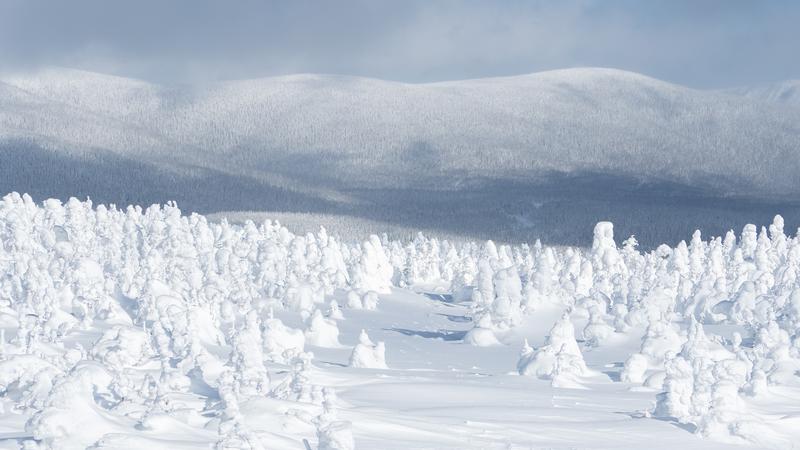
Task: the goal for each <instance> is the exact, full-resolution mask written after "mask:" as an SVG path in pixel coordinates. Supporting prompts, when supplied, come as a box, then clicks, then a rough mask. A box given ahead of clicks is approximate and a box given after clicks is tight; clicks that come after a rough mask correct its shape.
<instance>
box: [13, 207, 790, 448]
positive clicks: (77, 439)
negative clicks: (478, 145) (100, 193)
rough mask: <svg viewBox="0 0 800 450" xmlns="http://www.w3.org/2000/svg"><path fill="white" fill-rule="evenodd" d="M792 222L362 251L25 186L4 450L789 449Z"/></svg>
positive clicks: (16, 211)
mask: <svg viewBox="0 0 800 450" xmlns="http://www.w3.org/2000/svg"><path fill="white" fill-rule="evenodd" d="M785 228H786V227H785V223H784V221H783V219H782V218H781V217H776V218H775V219H774V220H773V221H772V223H771V224H770V225H769V226H765V227H757V226H755V225H747V226H745V227H743V229H742V232H741V233H740V234H739V235H738V236H737V235H735V234H734V233H729V234H727V235H726V236H724V238H723V237H713V236H709V237H707V236H706V235H704V234H701V233H699V232H697V233H694V234H692V235H691V237H690V240H689V243H688V244H687V243H686V242H680V243H678V244H677V245H675V246H669V245H662V246H659V247H657V248H656V249H655V250H652V251H641V250H640V249H639V248H637V246H636V242H635V240H634V239H627V240H625V241H624V243H623V244H621V245H618V244H617V239H618V236H615V232H616V230H615V227H614V226H613V225H612V224H611V223H608V222H603V223H599V224H598V225H597V226H596V227H595V228H594V234H593V236H594V238H593V241H594V244H593V245H592V246H587V247H552V246H546V245H542V244H541V243H535V244H533V245H514V246H512V245H507V244H499V243H495V242H493V241H486V242H480V243H478V242H451V241H447V240H440V239H435V238H428V237H426V236H424V235H416V236H415V237H413V239H411V240H408V241H396V240H392V239H389V238H388V237H386V236H382V237H381V236H371V237H369V238H367V239H359V240H354V241H346V240H341V239H338V238H336V237H335V236H333V235H331V234H329V233H328V231H327V230H325V229H320V230H319V231H318V232H316V233H306V234H294V233H293V232H291V231H290V230H289V229H287V228H285V227H284V226H282V225H280V224H278V223H276V222H272V221H264V222H263V223H260V224H255V223H252V222H248V223H245V224H241V225H237V224H231V223H228V222H226V221H221V222H210V221H208V220H207V219H206V218H205V217H204V216H201V215H197V214H192V215H184V214H183V213H182V212H181V211H180V210H178V209H177V207H176V206H175V205H174V204H169V205H165V206H159V205H154V206H151V207H149V208H147V209H142V208H139V207H129V208H125V209H119V208H117V207H114V206H104V205H95V204H93V203H91V202H81V201H78V200H75V199H72V200H69V201H67V202H65V203H62V202H60V201H57V200H48V201H45V202H42V203H36V202H34V201H33V200H32V199H31V198H30V197H29V196H27V195H19V194H9V195H7V196H5V197H3V199H2V200H0V448H19V447H20V446H23V447H24V448H58V449H60V448H67V449H69V448H87V447H89V448H91V447H94V448H104V447H105V448H143V447H152V448H181V449H183V448H185V449H191V448H209V447H214V448H225V449H234V448H236V449H239V448H250V449H267V448H269V449H273V448H275V449H298V448H303V447H304V446H306V445H307V446H308V447H309V448H312V449H342V450H350V449H356V448H359V449H360V448H364V449H370V448H380V449H393V448H397V449H400V448H403V449H407V448H452V449H466V448H481V449H483V448H531V447H533V448H620V449H625V448H630V449H634V448H644V447H646V448H665V449H666V448H676V447H680V448H732V447H740V448H790V447H791V446H792V445H793V443H794V442H797V440H798V439H800V435H799V434H798V431H797V430H798V427H797V419H796V418H797V417H798V414H800V406H798V402H797V399H798V398H800V378H798V375H797V374H798V373H800V335H799V334H798V324H800V284H798V283H800V278H798V276H797V275H798V270H800V237H799V236H797V235H786V234H785ZM586 231H587V234H590V235H591V228H589V229H587V230H586ZM454 294H458V295H454ZM340 305H342V306H340ZM76 421H78V423H79V426H76Z"/></svg>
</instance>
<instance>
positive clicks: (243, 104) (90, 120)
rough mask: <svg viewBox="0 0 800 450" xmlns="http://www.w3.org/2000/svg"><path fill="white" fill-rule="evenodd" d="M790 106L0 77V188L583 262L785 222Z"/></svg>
mask: <svg viewBox="0 0 800 450" xmlns="http://www.w3.org/2000/svg"><path fill="white" fill-rule="evenodd" d="M795 91H796V83H795V84H792V82H787V83H784V84H782V85H778V86H771V87H762V88H753V89H745V90H731V91H703V90H696V89H690V88H686V87H683V86H679V85H675V84H670V83H666V82H663V81H660V80H656V79H653V78H649V77H647V76H644V75H639V74H636V73H631V72H625V71H620V70H614V69H600V68H582V69H567V70H557V71H551V72H542V73H534V74H530V75H522V76H514V77H505V78H487V79H477V80H463V81H452V82H442V83H428V84H406V83H398V82H391V81H382V80H376V79H368V78H358V77H347V76H335V75H292V76H283V77H274V78H264V79H255V80H241V81H229V82H222V83H216V84H210V85H204V86H160V85H157V84H152V83H148V82H143V81H138V80H133V79H126V78H119V77H113V76H107V75H102V74H97V73H90V72H82V71H76V70H70V69H58V68H56V69H47V70H44V71H41V72H37V73H28V74H18V75H3V76H0V154H2V164H0V192H11V191H18V192H28V193H29V194H30V195H31V196H33V198H34V199H36V200H37V201H42V200H44V199H46V198H51V197H53V198H60V199H61V200H67V198H68V197H69V196H75V197H77V198H83V199H85V198H86V197H90V198H92V199H93V200H95V201H96V202H98V203H104V204H112V203H113V204H117V205H128V204H139V205H150V204H153V203H164V202H165V201H167V200H175V201H177V202H178V204H179V205H181V206H182V207H183V208H186V209H187V210H191V211H196V212H199V213H205V214H210V213H221V212H225V213H226V214H225V215H231V214H228V212H231V211H237V212H239V213H238V214H236V216H237V217H248V213H247V212H248V211H254V212H263V211H269V212H280V213H283V214H287V215H293V217H304V216H305V217H308V216H323V217H333V218H335V219H336V220H334V224H335V226H333V227H332V229H335V230H336V232H337V233H340V234H342V235H344V236H346V237H348V238H352V239H355V238H356V237H358V236H361V235H362V234H361V233H360V232H359V231H360V230H363V229H368V230H369V231H370V232H374V233H380V232H385V231H390V232H393V231H394V230H397V232H398V236H400V235H402V236H403V237H408V233H406V230H425V231H429V232H433V233H437V234H444V235H453V236H461V237H466V238H468V239H474V238H475V237H479V238H481V239H489V238H491V239H495V240H502V241H508V242H516V243H521V242H532V241H533V240H535V239H536V238H541V239H543V241H544V242H547V243H551V244H567V245H581V246H585V245H588V244H589V240H588V236H587V234H586V232H585V230H586V229H591V227H592V226H593V225H594V223H596V222H597V221H600V220H610V221H613V222H614V223H615V225H616V226H617V229H618V230H619V231H620V232H622V235H625V236H627V235H631V234H635V235H636V236H637V237H638V239H639V241H640V242H641V243H642V245H643V246H644V247H646V248H655V247H656V246H657V245H658V244H660V243H661V242H670V243H672V244H673V245H674V243H677V242H678V241H679V240H680V239H682V238H683V237H685V236H687V235H689V234H690V233H691V232H692V231H693V230H694V228H695V227H702V228H703V229H704V230H706V231H707V232H710V233H716V234H724V233H725V232H726V231H727V229H728V228H730V227H735V228H736V229H741V227H742V226H744V225H745V224H746V223H748V222H753V223H764V222H768V221H769V220H771V218H772V217H773V216H774V215H775V214H778V213H780V214H782V215H783V216H784V218H785V219H786V221H787V223H789V224H792V225H800V205H798V202H797V200H796V199H797V195H798V194H800V176H799V175H798V174H800V158H798V155H799V154H800V104H798V103H797V102H796V101H790V100H791V98H793V94H791V92H795ZM339 221H341V223H343V225H338V224H339ZM316 226H318V223H316V222H315V221H313V220H312V221H310V222H308V227H309V229H310V231H315V230H316ZM411 236H413V232H412V234H411Z"/></svg>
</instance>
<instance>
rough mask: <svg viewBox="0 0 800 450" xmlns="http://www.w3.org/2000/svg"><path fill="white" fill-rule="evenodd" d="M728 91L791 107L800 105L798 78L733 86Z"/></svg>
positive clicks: (799, 82)
mask: <svg viewBox="0 0 800 450" xmlns="http://www.w3.org/2000/svg"><path fill="white" fill-rule="evenodd" d="M728 93H731V94H736V95H742V96H745V97H748V98H751V99H753V100H763V101H768V102H774V103H780V104H784V105H786V106H791V107H800V80H789V81H783V82H779V83H772V84H764V85H760V86H750V87H742V88H735V89H730V90H729V91H728Z"/></svg>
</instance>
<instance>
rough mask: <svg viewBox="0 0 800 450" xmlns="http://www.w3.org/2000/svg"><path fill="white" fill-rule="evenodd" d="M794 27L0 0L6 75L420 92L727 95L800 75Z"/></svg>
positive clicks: (373, 9)
mask: <svg viewBox="0 0 800 450" xmlns="http://www.w3.org/2000/svg"><path fill="white" fill-rule="evenodd" d="M797 23H800V2H795V1H791V0H787V1H779V0H773V1H763V2H756V1H740V0H706V1H702V0H694V1H691V0H685V1H681V0H675V1H661V0H652V1H635V0H605V1H603V0H582V1H563V2H562V1H549V2H543V1H518V0H504V1H500V2H484V1H452V0H441V1H440V0H431V1H420V0H405V1H401V2H397V1H379V0H355V1H347V2H334V1H324V0H320V1H308V0H297V1H254V0H240V1H235V2H227V1H210V0H172V1H158V0H138V1H135V2H134V1H130V2H109V1H105V0H73V1H69V2H67V1H58V0H52V1H40V0H3V1H1V2H0V70H4V71H15V70H23V69H30V68H35V67H38V66H41V65H60V66H68V67H77V68H83V69H87V70H96V71H102V72H109V73H116V74H120V75H127V76H136V77H141V78H146V79H153V80H157V81H168V82H182V81H196V80H216V79H230V78H249V77H258V76H269V75H279V74H285V73H295V72H322V73H342V74H352V75H363V76H373V77H379V78H386V79H395V80H403V81H412V82H419V81H436V80H446V79H459V78H472V77H483V76H495V75H511V74H519V73H527V72H534V71H540V70H548V69H554V68H563V67H575V66H606V67H616V68H622V69H628V70H634V71H638V72H643V73H646V74H649V75H652V76H656V77H659V78H663V79H667V80H670V81H675V82H678V83H683V84H687V85H690V86H698V87H725V86H733V85H740V84H751V83H759V82H768V81H775V80H781V79H787V78H800V59H798V58H796V57H795V53H796V46H797V43H798V42H800V31H798V28H799V27H797V25H796V24H797Z"/></svg>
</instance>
